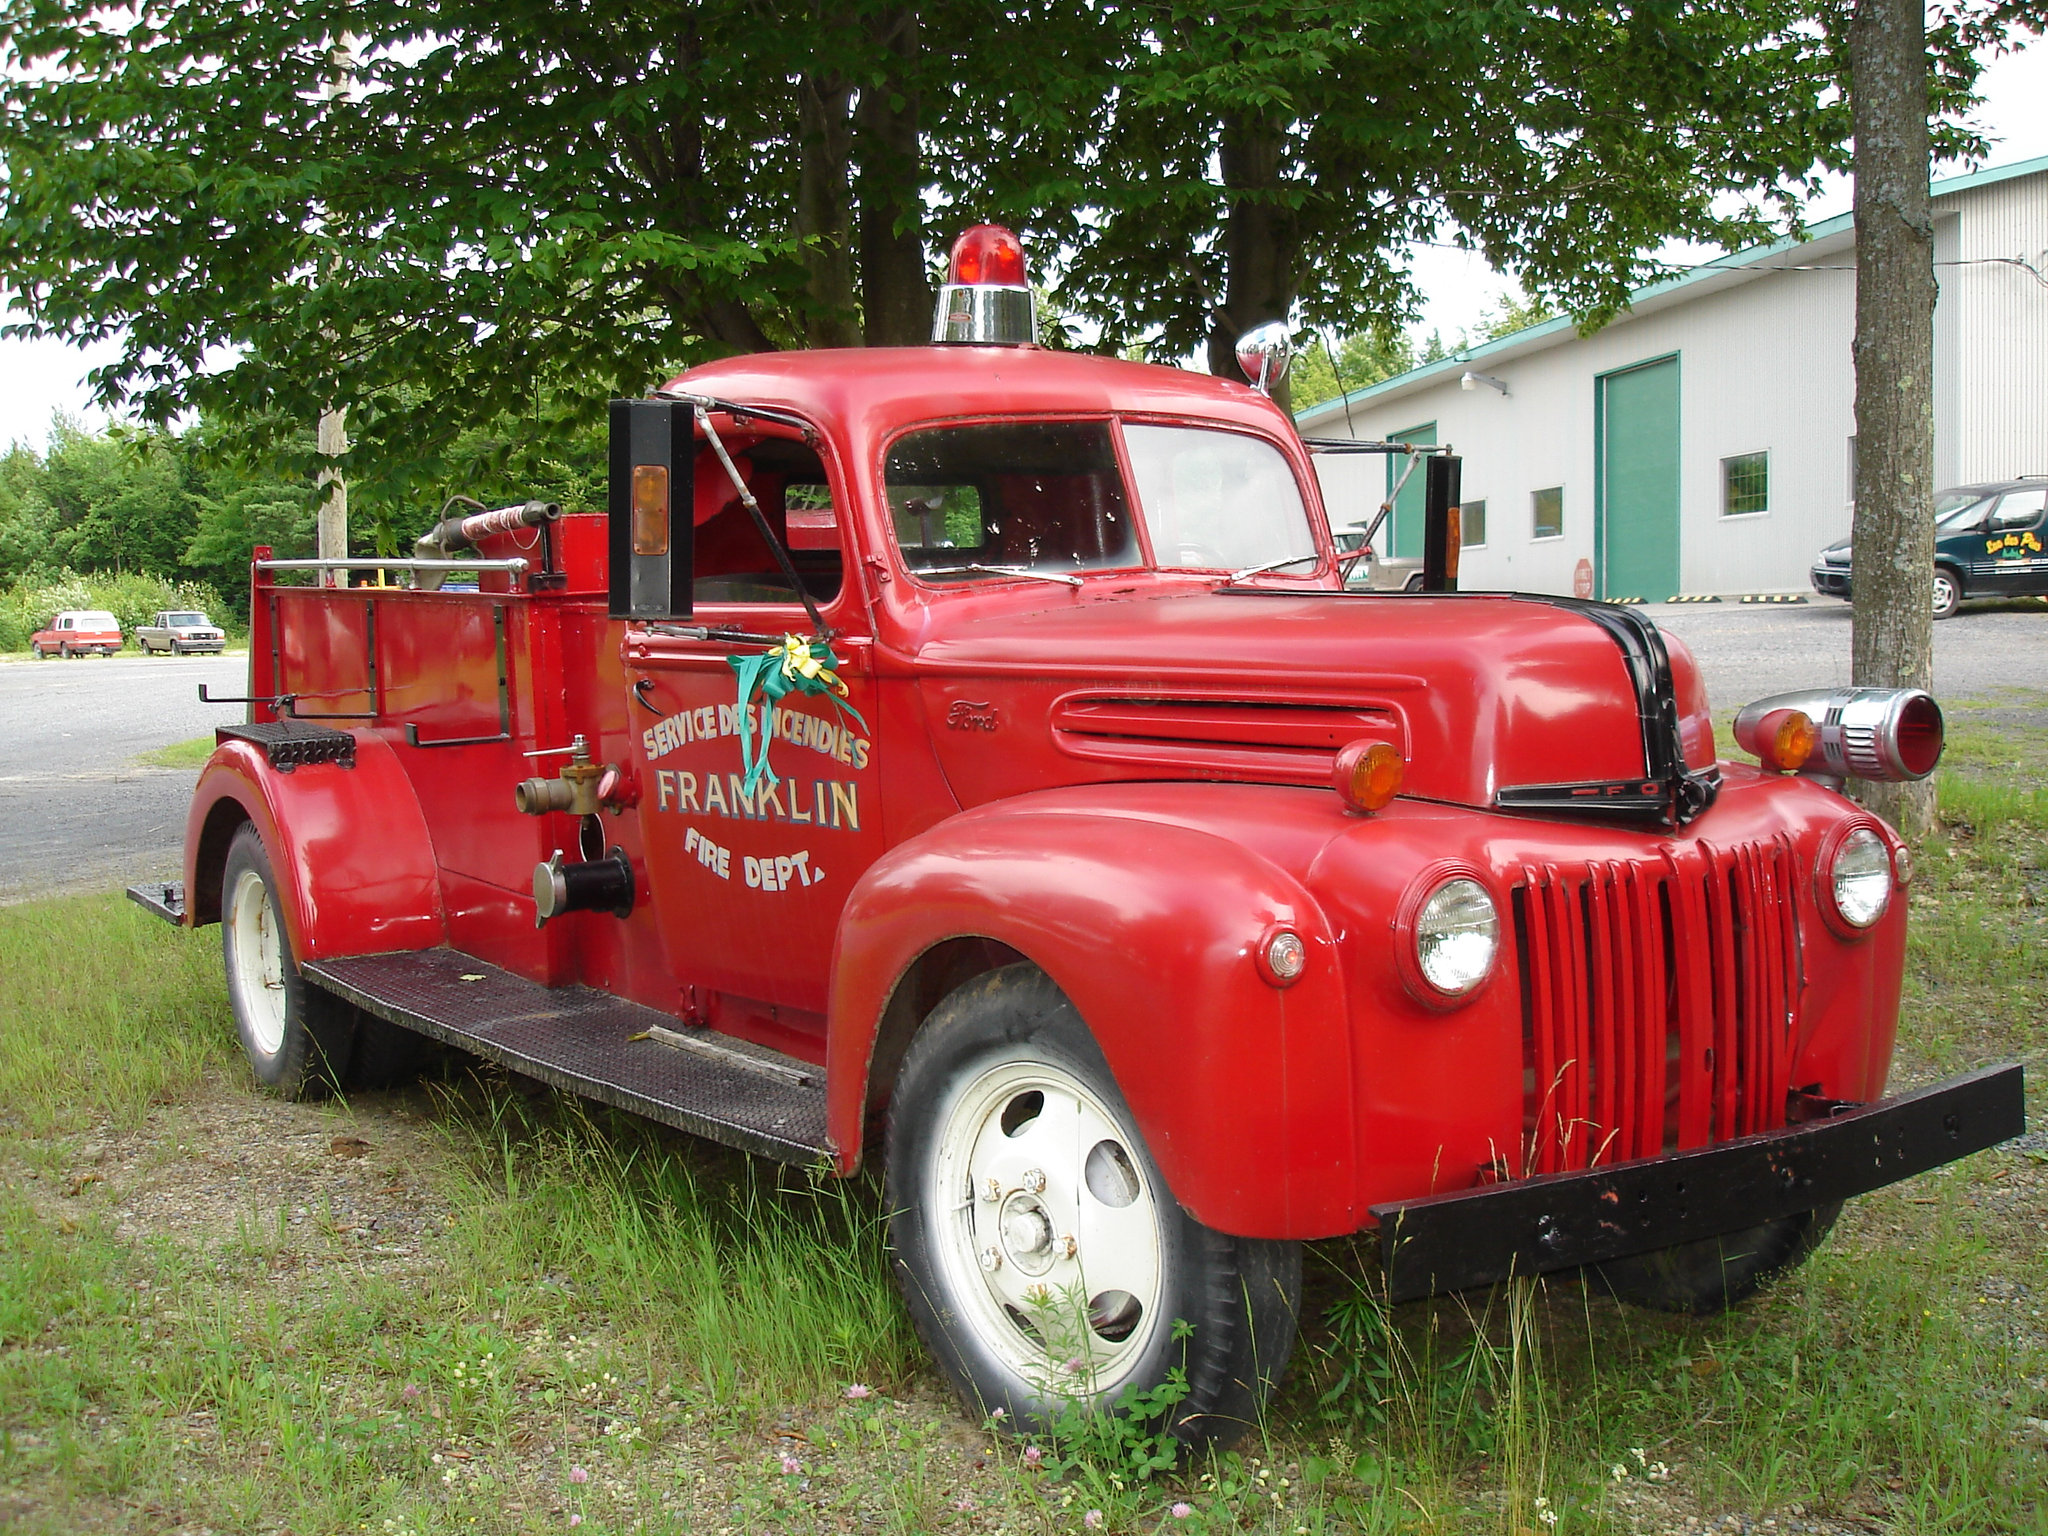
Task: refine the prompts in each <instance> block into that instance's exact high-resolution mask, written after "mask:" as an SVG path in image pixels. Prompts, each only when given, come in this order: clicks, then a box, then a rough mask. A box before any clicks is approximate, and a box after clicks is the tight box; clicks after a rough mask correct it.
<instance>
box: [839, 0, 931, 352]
mask: <svg viewBox="0 0 2048 1536" xmlns="http://www.w3.org/2000/svg"><path fill="white" fill-rule="evenodd" d="M876 29H877V30H876V36H875V41H876V42H877V43H878V44H879V45H880V48H881V52H882V56H883V57H884V58H885V59H886V60H887V61H888V67H887V69H886V70H885V78H883V79H880V80H873V79H870V80H868V81H867V82H866V83H865V84H863V85H862V86H861V92H860V105H859V106H858V107H857V108H855V110H854V122H855V124H856V126H857V127H858V128H859V130H860V290H861V310H862V319H863V322H864V326H863V329H864V333H865V335H866V337H867V343H868V345H869V346H871V347H909V346H917V345H919V344H920V343H923V342H928V341H930V340H931V339H932V305H933V302H934V299H933V294H932V289H931V283H930V281H929V279H928V278H927V277H926V274H925V264H924V176H923V160H922V157H921V155H920V151H919V144H918V132H917V127H918V111H917V82H916V70H917V55H918V13H917V8H916V7H915V6H903V7H901V8H900V9H898V10H895V11H890V12H885V13H884V14H883V15H882V16H880V17H879V18H877V21H876Z"/></svg>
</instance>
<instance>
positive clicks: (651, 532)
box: [608, 400, 697, 619]
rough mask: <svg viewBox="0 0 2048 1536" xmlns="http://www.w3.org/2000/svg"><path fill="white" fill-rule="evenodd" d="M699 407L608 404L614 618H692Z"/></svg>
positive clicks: (657, 403)
mask: <svg viewBox="0 0 2048 1536" xmlns="http://www.w3.org/2000/svg"><path fill="white" fill-rule="evenodd" d="M696 459H697V453H696V412H695V408H694V407H692V406H689V405H683V404H678V403H676V402H673V401H668V400H614V401H613V402H612V407H611V498H610V503H609V507H608V511H609V513H610V527H609V530H608V532H609V535H610V549H611V603H610V608H611V616H612V617H613V618H615V619H686V618H688V617H689V616H690V601H691V596H692V588H691V556H692V554H693V551H694V547H695V538H696V526H695V519H694V516H693V507H694V503H695V497H694V494H693V490H694V487H693V485H692V481H691V476H692V473H693V467H694V465H695V464H696Z"/></svg>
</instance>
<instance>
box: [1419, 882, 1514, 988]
mask: <svg viewBox="0 0 2048 1536" xmlns="http://www.w3.org/2000/svg"><path fill="white" fill-rule="evenodd" d="M1499 953H1500V913H1499V911H1498V910H1497V909H1496V908H1495V907H1494V904H1493V897H1491V896H1490V895H1488V894H1487V891H1486V887H1485V886H1483V885H1481V884H1480V883H1479V882H1478V881H1477V880H1473V879H1470V878H1468V877H1466V876H1463V875H1460V876H1457V877H1456V878H1454V879H1450V880H1446V881H1445V882H1444V883H1443V884H1442V885H1440V886H1438V887H1437V888H1436V889H1435V890H1434V891H1432V892H1431V893H1430V896H1429V899H1428V900H1427V901H1425V902H1424V903H1423V904H1422V910H1421V911H1420V912H1418V913H1417V914H1416V916H1415V965H1416V969H1418V970H1419V971H1421V973H1422V979H1423V980H1424V981H1425V982H1427V983H1428V984H1429V985H1430V987H1431V988H1432V989H1434V990H1435V991H1437V992H1439V993H1441V994H1443V996H1445V997H1463V996H1464V995H1465V994H1466V993H1468V992H1471V991H1472V990H1473V989H1474V988H1476V987H1477V986H1478V985H1479V984H1480V983H1481V982H1482V981H1484V980H1486V978H1487V977H1488V976H1489V975H1490V974H1491V973H1492V971H1493V961H1494V957H1495V956H1496V955H1498V954H1499Z"/></svg>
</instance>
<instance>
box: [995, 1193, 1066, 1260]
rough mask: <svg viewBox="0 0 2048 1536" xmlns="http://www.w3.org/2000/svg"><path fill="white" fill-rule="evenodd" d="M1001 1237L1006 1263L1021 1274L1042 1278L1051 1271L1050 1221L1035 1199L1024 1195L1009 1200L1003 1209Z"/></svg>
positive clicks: (1052, 1256)
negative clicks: (1008, 1257)
mask: <svg viewBox="0 0 2048 1536" xmlns="http://www.w3.org/2000/svg"><path fill="white" fill-rule="evenodd" d="M1002 1234H1003V1249H1004V1251H1005V1252H1007V1253H1008V1254H1009V1256H1010V1262H1011V1263H1013V1264H1015V1265H1016V1266H1017V1267H1018V1268H1019V1269H1021V1270H1023V1271H1024V1273H1026V1274H1027V1275H1042V1274H1044V1273H1045V1272H1046V1271H1047V1270H1048V1269H1050V1268H1052V1261H1053V1258H1054V1256H1055V1255H1054V1251H1053V1242H1052V1218H1051V1217H1050V1216H1048V1215H1047V1214H1046V1211H1045V1207H1044V1206H1042V1205H1040V1204H1039V1203H1038V1201H1037V1200H1036V1199H1034V1198H1033V1197H1031V1196H1030V1195H1025V1194H1019V1195H1014V1196H1012V1197H1011V1198H1010V1200H1009V1202H1008V1203H1007V1204H1006V1205H1005V1206H1004V1207H1003V1217H1002Z"/></svg>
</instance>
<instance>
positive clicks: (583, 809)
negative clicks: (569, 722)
mask: <svg viewBox="0 0 2048 1536" xmlns="http://www.w3.org/2000/svg"><path fill="white" fill-rule="evenodd" d="M564 752H566V753H568V754H569V761H568V762H566V763H564V764H562V771H561V773H560V774H559V775H557V776H556V777H555V778H552V779H522V780H520V782H519V783H518V784H517V785H515V786H514V787H513V790H512V803H513V804H514V805H516V806H518V807H519V809H520V810H521V811H523V812H524V813H525V814H526V815H528V816H545V815H547V814H548V812H550V811H567V812H568V813H569V814H570V815H572V816H595V815H596V814H597V813H598V811H599V810H600V809H602V807H603V797H602V796H601V795H600V793H599V788H600V781H601V780H603V778H604V776H605V774H606V773H607V772H608V771H609V770H608V769H606V768H605V766H604V765H603V764H602V763H594V762H592V761H591V760H590V743H589V742H588V741H587V740H585V739H584V738H583V737H581V736H578V737H577V738H576V739H575V740H574V741H572V742H570V743H569V745H568V746H566V747H544V748H542V749H541V750H540V751H538V752H528V753H526V754H525V755H526V756H527V757H556V756H559V755H560V754H562V753H564Z"/></svg>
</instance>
